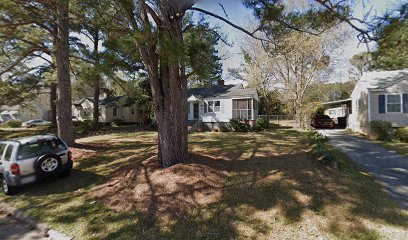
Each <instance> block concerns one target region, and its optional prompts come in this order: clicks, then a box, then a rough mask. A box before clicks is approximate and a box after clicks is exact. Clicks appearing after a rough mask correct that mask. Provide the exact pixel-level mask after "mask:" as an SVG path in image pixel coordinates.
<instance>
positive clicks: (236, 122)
mask: <svg viewBox="0 0 408 240" xmlns="http://www.w3.org/2000/svg"><path fill="white" fill-rule="evenodd" d="M230 126H231V128H232V130H234V131H236V132H248V131H249V130H251V125H250V124H249V121H248V120H240V119H231V120H230Z"/></svg>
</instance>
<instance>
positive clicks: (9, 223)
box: [0, 209, 49, 240]
mask: <svg viewBox="0 0 408 240" xmlns="http://www.w3.org/2000/svg"><path fill="white" fill-rule="evenodd" d="M0 239H1V240H17V239H18V240H33V239H37V240H40V239H41V240H42V239H49V238H45V237H44V236H43V234H41V233H40V232H39V231H37V230H31V229H30V226H28V225H27V224H25V223H23V222H20V221H18V220H17V219H14V218H12V217H9V216H7V213H6V212H5V211H4V210H2V209H0Z"/></svg>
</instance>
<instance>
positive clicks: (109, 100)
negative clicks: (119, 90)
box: [73, 96, 124, 107]
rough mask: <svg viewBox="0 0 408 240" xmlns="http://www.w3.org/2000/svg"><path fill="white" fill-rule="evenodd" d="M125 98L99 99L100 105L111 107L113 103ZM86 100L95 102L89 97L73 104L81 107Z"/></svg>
mask: <svg viewBox="0 0 408 240" xmlns="http://www.w3.org/2000/svg"><path fill="white" fill-rule="evenodd" d="M123 97H124V96H113V97H107V98H103V99H99V105H109V104H111V103H114V102H116V101H118V100H119V99H121V98H123ZM86 100H89V101H91V102H93V98H90V97H87V98H82V99H79V100H77V101H74V102H73V104H74V106H76V107H81V105H82V103H84V102H85V101H86Z"/></svg>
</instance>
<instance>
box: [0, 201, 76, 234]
mask: <svg viewBox="0 0 408 240" xmlns="http://www.w3.org/2000/svg"><path fill="white" fill-rule="evenodd" d="M0 209H4V210H6V212H8V213H9V214H10V216H13V217H14V218H16V219H18V220H20V221H22V222H24V223H25V224H27V225H29V226H30V227H31V228H32V229H38V230H39V231H41V232H42V233H43V234H44V236H45V237H49V238H50V239H53V240H72V239H73V238H72V237H68V236H67V235H65V234H63V233H61V232H59V231H56V230H54V229H51V228H50V227H48V226H47V225H46V224H43V223H37V222H36V221H34V220H33V219H31V218H30V217H28V216H27V215H26V214H25V213H24V212H23V211H21V210H18V209H17V208H13V207H10V206H8V205H7V204H5V203H3V202H0Z"/></svg>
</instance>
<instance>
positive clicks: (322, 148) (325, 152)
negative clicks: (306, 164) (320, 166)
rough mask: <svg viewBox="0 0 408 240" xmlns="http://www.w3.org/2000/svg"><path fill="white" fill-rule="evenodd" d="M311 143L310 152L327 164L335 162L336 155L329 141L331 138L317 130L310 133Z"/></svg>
mask: <svg viewBox="0 0 408 240" xmlns="http://www.w3.org/2000/svg"><path fill="white" fill-rule="evenodd" d="M307 136H308V139H309V144H310V145H311V146H312V149H311V151H310V153H311V154H312V155H313V156H315V157H316V158H317V159H318V160H320V161H322V162H323V163H325V164H335V163H336V156H335V154H334V153H333V152H332V151H331V150H330V148H329V147H328V145H327V143H328V141H329V139H328V138H327V137H326V136H324V135H323V134H321V133H319V132H317V131H310V132H309V133H308V135H307Z"/></svg>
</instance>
